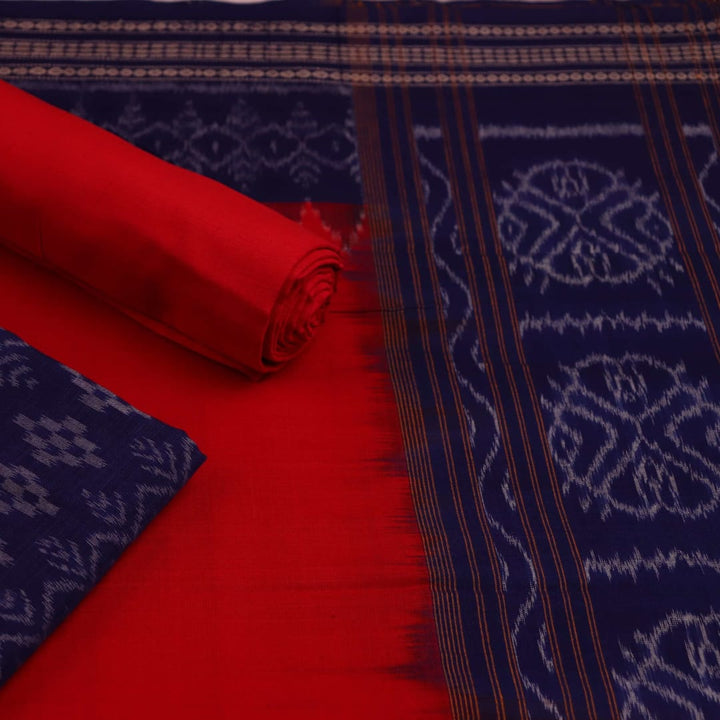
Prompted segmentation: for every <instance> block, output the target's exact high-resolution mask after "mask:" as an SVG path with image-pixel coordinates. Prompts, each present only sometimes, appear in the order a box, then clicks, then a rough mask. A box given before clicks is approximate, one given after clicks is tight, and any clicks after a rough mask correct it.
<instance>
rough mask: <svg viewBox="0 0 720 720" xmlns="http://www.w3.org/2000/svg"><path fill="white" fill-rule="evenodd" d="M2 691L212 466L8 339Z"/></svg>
mask: <svg viewBox="0 0 720 720" xmlns="http://www.w3.org/2000/svg"><path fill="white" fill-rule="evenodd" d="M3 368H4V369H5V370H6V374H5V375H3V380H4V382H3V383H1V384H0V392H2V395H3V410H2V413H0V429H1V431H2V435H3V438H4V442H3V444H2V448H0V517H1V518H2V519H3V522H2V526H1V528H0V532H1V533H2V537H1V538H0V684H1V683H3V682H5V681H6V680H7V679H8V677H10V675H11V674H12V673H13V672H14V671H15V669H17V667H18V666H19V665H20V664H21V663H22V662H23V661H24V660H25V659H26V658H27V657H28V656H29V655H30V654H31V653H32V651H33V650H34V649H35V647H37V645H38V644H39V643H40V642H42V640H43V639H44V638H45V637H47V635H48V634H49V633H50V632H51V631H52V630H53V628H54V627H55V626H56V625H57V624H58V623H59V622H60V621H61V620H62V619H63V618H64V617H65V616H66V615H67V614H68V612H70V611H71V610H72V609H73V607H74V606H75V605H76V604H77V603H78V602H79V601H80V600H81V599H82V598H83V596H84V595H85V594H86V593H87V592H88V591H89V590H90V588H92V586H93V585H94V584H95V583H96V582H97V581H98V580H99V579H100V578H101V577H102V575H103V574H104V573H105V572H106V571H107V570H108V569H109V567H110V566H111V565H112V564H113V563H114V562H115V560H116V559H117V558H118V556H119V555H120V553H121V552H122V551H123V549H124V548H125V547H126V546H127V545H128V544H130V543H131V542H132V541H133V540H134V539H135V538H136V537H137V535H138V534H139V533H140V532H141V531H142V529H143V528H144V527H145V525H146V524H147V523H148V522H149V521H150V520H151V519H152V518H153V517H154V515H155V514H156V513H157V512H158V511H159V510H160V509H161V508H162V507H163V506H164V505H165V503H166V502H167V501H168V500H169V499H170V498H171V497H172V496H173V495H174V494H175V492H177V490H179V489H180V487H182V485H183V484H184V483H185V481H186V480H187V479H188V478H189V477H190V476H191V475H192V473H193V472H194V471H195V469H196V468H197V467H198V466H199V465H200V463H201V462H202V460H203V456H202V454H201V453H200V452H199V451H198V449H197V447H196V446H195V445H194V444H193V443H192V441H191V440H189V438H188V437H187V436H186V435H185V434H184V433H183V432H181V431H180V430H175V429H173V428H170V427H168V426H166V425H163V424H162V423H160V422H158V421H156V420H153V419H152V418H150V417H148V416H147V415H145V414H144V413H141V412H139V411H137V410H135V409H134V408H133V407H132V406H130V405H128V404H127V403H125V402H124V401H122V400H120V399H119V398H118V397H116V396H115V395H114V394H113V393H111V392H109V391H108V390H106V389H104V388H101V387H99V386H97V385H96V384H95V383H93V382H92V381H91V380H88V379H87V378H84V377H83V376H81V375H80V374H78V373H77V372H75V371H73V370H70V369H68V368H66V367H64V366H62V365H60V364H59V363H57V362H55V361H54V360H51V359H50V358H48V357H46V356H44V355H42V354H41V353H39V352H38V351H36V350H34V349H33V348H31V347H29V346H28V345H26V344H25V343H24V342H22V340H20V339H18V338H16V337H14V336H12V335H10V334H9V333H7V332H5V331H0V369H3Z"/></svg>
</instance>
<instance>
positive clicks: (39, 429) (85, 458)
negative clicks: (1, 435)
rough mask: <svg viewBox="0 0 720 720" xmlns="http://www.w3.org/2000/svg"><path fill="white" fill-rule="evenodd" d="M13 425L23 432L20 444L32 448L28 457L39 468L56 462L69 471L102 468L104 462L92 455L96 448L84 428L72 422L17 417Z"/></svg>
mask: <svg viewBox="0 0 720 720" xmlns="http://www.w3.org/2000/svg"><path fill="white" fill-rule="evenodd" d="M14 422H15V424H16V425H19V426H20V427H21V428H23V429H24V430H25V431H26V433H25V435H24V437H23V440H24V441H25V442H26V443H28V445H31V446H32V447H33V451H32V456H33V457H34V458H35V459H36V460H38V461H39V462H41V463H43V465H48V466H52V465H55V464H57V463H58V462H60V463H64V464H65V465H70V466H71V467H80V466H82V465H84V464H85V465H91V466H92V467H95V468H102V467H105V461H104V460H103V459H102V458H101V457H98V455H97V454H96V453H95V451H96V450H97V449H98V446H97V445H95V443H93V442H90V440H88V439H87V437H86V433H87V428H86V427H85V425H83V424H82V423H81V422H79V421H78V420H75V419H74V418H71V417H65V419H64V420H60V421H57V420H52V419H51V418H49V417H46V416H44V415H43V416H42V417H40V418H39V419H38V420H32V419H31V418H29V417H28V416H27V415H23V414H20V415H18V416H17V417H16V418H15V420H14Z"/></svg>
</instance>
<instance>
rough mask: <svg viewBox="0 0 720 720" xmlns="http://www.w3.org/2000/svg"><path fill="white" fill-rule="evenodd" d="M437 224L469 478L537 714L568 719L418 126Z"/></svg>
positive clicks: (459, 256)
mask: <svg viewBox="0 0 720 720" xmlns="http://www.w3.org/2000/svg"><path fill="white" fill-rule="evenodd" d="M415 137H416V141H417V143H418V150H419V162H420V166H421V168H422V173H423V176H422V177H423V187H424V192H425V201H426V204H427V207H428V213H429V218H428V219H429V222H430V240H431V242H432V255H433V261H434V263H435V266H436V268H437V271H438V277H439V279H440V285H441V288H440V290H441V300H442V311H443V315H444V317H445V323H446V338H445V341H446V342H447V346H448V349H449V351H450V356H451V359H452V368H453V372H454V373H455V375H456V378H457V381H458V383H459V386H460V389H461V397H462V403H463V411H464V419H465V422H466V427H467V431H468V433H469V436H470V439H471V442H472V447H473V450H474V454H475V467H476V470H477V476H476V477H471V478H467V482H468V483H469V484H470V485H471V486H474V488H473V489H472V490H471V492H476V493H477V495H478V497H479V498H480V502H481V504H482V508H483V511H484V513H485V515H486V517H487V520H488V524H489V526H490V532H491V535H492V540H493V550H494V552H495V554H496V556H497V558H498V562H499V567H500V574H501V584H502V592H503V594H504V595H505V599H506V603H507V611H508V621H509V626H510V642H511V646H512V652H513V653H514V654H515V656H516V661H517V664H518V671H519V675H520V681H521V683H522V688H523V692H524V693H525V694H526V698H527V701H528V705H529V707H530V709H531V712H532V713H533V717H538V718H555V719H556V720H561V718H562V717H563V714H562V710H561V691H560V687H559V684H558V680H557V675H556V672H555V668H554V661H553V657H552V652H551V650H550V647H549V641H548V633H547V626H546V621H545V619H544V617H543V612H542V606H541V602H540V594H539V588H538V580H537V567H536V565H535V563H534V561H533V559H532V557H531V552H530V549H529V547H528V539H527V537H526V536H525V533H524V531H523V527H522V522H521V518H520V516H519V513H518V507H517V498H516V497H515V494H514V490H513V488H512V486H511V482H510V476H509V472H508V467H507V463H506V461H505V457H504V455H503V451H502V447H501V438H500V427H499V424H498V417H497V413H496V410H495V407H494V404H493V400H492V394H491V391H490V386H489V380H488V377H487V374H486V369H485V365H484V361H483V357H482V353H481V350H480V343H479V339H478V336H477V330H476V327H477V325H476V322H477V318H476V311H475V308H474V307H473V303H472V300H471V293H470V287H469V280H468V278H467V269H466V265H465V258H464V249H463V244H462V241H461V238H460V233H459V229H458V224H457V220H456V216H455V214H454V212H453V198H452V191H451V186H450V180H449V177H448V174H447V168H446V167H444V166H443V162H442V153H441V152H440V148H439V143H438V140H439V139H440V138H439V137H438V136H437V134H436V133H432V132H428V128H423V127H419V128H416V129H415Z"/></svg>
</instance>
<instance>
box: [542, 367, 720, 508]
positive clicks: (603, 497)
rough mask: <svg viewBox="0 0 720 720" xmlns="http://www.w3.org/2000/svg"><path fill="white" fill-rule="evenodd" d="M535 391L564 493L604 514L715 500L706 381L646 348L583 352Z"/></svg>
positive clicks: (719, 495)
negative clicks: (544, 389) (540, 392)
mask: <svg viewBox="0 0 720 720" xmlns="http://www.w3.org/2000/svg"><path fill="white" fill-rule="evenodd" d="M560 371H561V373H562V379H550V380H549V385H550V387H551V388H552V389H553V390H554V391H555V393H554V394H553V395H552V396H551V397H543V398H542V404H543V407H544V408H545V410H546V412H547V414H548V417H549V418H551V421H550V426H549V428H548V440H549V442H550V448H551V450H552V453H553V457H554V458H555V461H556V462H557V464H558V466H559V467H560V468H562V470H563V475H564V478H565V480H564V482H563V485H562V490H563V493H565V494H569V493H570V492H571V491H574V492H575V493H576V494H577V496H578V500H579V502H580V505H581V507H582V508H583V510H585V511H586V512H587V511H590V510H592V509H594V510H596V511H597V512H599V513H600V517H601V518H602V519H605V518H607V517H609V516H610V515H612V514H613V513H625V514H627V515H631V516H633V517H635V518H637V519H638V520H645V519H652V518H654V517H655V516H656V515H658V514H659V513H661V512H667V513H670V514H673V515H677V516H679V517H680V518H682V519H683V520H691V519H698V518H702V517H706V516H707V515H708V514H709V513H710V512H712V511H713V510H715V509H716V508H717V506H718V503H719V502H720V483H719V482H718V478H720V404H718V403H716V402H713V400H712V398H710V397H709V395H708V383H707V381H700V382H699V383H693V382H692V381H691V380H690V379H689V378H688V376H687V373H686V371H685V368H684V366H683V365H682V364H677V365H675V366H670V365H668V364H666V363H663V362H661V361H659V360H657V359H655V358H653V357H651V356H643V355H634V354H625V355H624V356H621V357H617V358H614V357H610V356H608V355H603V354H591V355H588V356H587V357H585V358H584V359H582V360H581V361H580V362H578V363H576V364H575V365H573V366H572V367H565V366H562V365H561V366H560Z"/></svg>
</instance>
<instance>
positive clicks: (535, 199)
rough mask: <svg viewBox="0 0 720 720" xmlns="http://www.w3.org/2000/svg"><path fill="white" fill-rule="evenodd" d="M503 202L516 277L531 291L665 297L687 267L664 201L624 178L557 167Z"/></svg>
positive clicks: (600, 170)
mask: <svg viewBox="0 0 720 720" xmlns="http://www.w3.org/2000/svg"><path fill="white" fill-rule="evenodd" d="M504 190H505V194H499V196H498V205H499V211H498V227H499V231H500V235H501V238H502V242H503V245H504V247H505V249H506V251H507V253H508V256H509V258H510V262H509V265H510V270H511V272H513V273H516V274H519V275H521V276H522V278H523V280H524V281H525V283H526V284H528V285H530V284H531V283H533V282H538V283H539V285H540V292H541V293H542V292H544V291H545V289H546V288H547V286H548V284H549V283H550V282H557V283H563V284H567V285H579V286H582V287H586V286H588V285H590V284H593V283H597V284H606V285H608V286H610V287H614V286H622V285H629V284H631V283H633V282H635V281H637V280H638V279H639V278H644V279H645V281H646V282H648V283H649V284H650V285H651V286H652V287H653V288H655V290H656V291H657V292H658V293H661V292H662V286H663V285H664V284H672V282H673V275H674V274H675V273H678V272H682V266H681V265H680V264H679V263H678V262H677V260H675V259H673V258H669V257H668V254H669V251H670V250H671V248H672V247H673V237H672V233H671V230H670V225H669V223H668V221H667V219H666V218H665V216H664V214H663V212H662V211H661V209H660V207H659V198H658V194H657V193H653V194H652V195H649V194H647V192H645V191H644V190H643V188H642V186H641V184H640V183H639V182H637V181H636V182H631V181H629V180H628V179H627V178H626V177H625V175H624V173H623V172H622V170H619V171H613V170H610V169H608V168H606V167H604V166H602V165H600V164H597V163H594V162H590V161H586V160H577V159H576V160H570V161H561V160H551V161H549V162H544V163H540V164H538V165H535V166H533V167H531V168H530V169H529V170H527V171H524V172H520V173H517V174H516V175H515V177H514V179H513V182H512V183H509V184H507V185H505V186H504Z"/></svg>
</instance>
